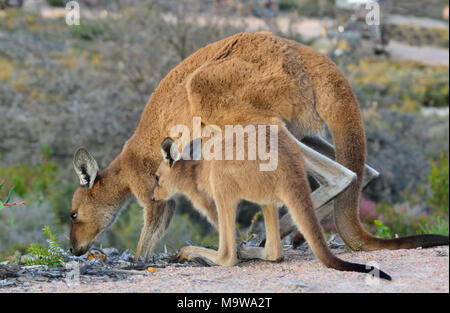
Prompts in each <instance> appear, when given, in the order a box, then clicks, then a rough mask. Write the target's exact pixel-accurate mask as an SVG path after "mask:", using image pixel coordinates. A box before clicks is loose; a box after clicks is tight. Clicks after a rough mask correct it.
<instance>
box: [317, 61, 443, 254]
mask: <svg viewBox="0 0 450 313" xmlns="http://www.w3.org/2000/svg"><path fill="white" fill-rule="evenodd" d="M333 75H334V76H333ZM330 76H331V79H330V80H328V82H327V80H325V81H324V82H322V86H321V88H325V89H327V90H328V92H329V93H328V94H327V95H326V96H321V97H318V99H317V103H316V110H317V112H318V114H319V116H320V117H321V118H322V120H323V121H324V122H325V123H326V124H327V126H328V127H329V129H330V131H331V134H332V136H333V141H334V145H335V148H336V160H337V162H339V163H340V164H342V165H343V166H345V167H347V168H348V169H350V170H352V171H353V172H355V173H356V174H357V176H358V179H357V182H356V183H354V184H353V185H351V186H350V187H349V188H347V190H345V191H344V192H342V193H341V194H340V195H339V196H338V197H337V198H336V199H335V211H334V219H335V224H336V228H337V231H338V233H339V235H340V236H341V238H342V239H343V240H344V242H345V243H346V244H347V245H348V246H349V247H351V248H352V249H353V250H363V251H372V250H379V249H391V250H396V249H413V248H418V247H423V248H425V247H433V246H439V245H448V244H449V237H448V236H442V235H431V234H430V235H413V236H406V237H400V238H395V239H380V238H376V237H374V236H372V235H371V234H370V233H368V232H367V231H366V230H365V229H364V228H363V226H362V225H361V222H360V219H359V195H360V193H361V185H362V178H363V173H364V166H365V155H366V138H365V133H364V125H363V122H362V118H361V113H360V111H359V104H358V102H357V99H356V97H355V95H354V94H353V92H352V90H351V87H350V86H349V84H348V82H347V81H346V80H345V78H343V76H342V74H340V72H339V70H338V69H337V68H334V72H333V71H331V74H330ZM330 81H334V82H339V83H334V84H332V83H330ZM330 91H331V92H330Z"/></svg>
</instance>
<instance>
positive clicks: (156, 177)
mask: <svg viewBox="0 0 450 313" xmlns="http://www.w3.org/2000/svg"><path fill="white" fill-rule="evenodd" d="M155 181H156V182H157V183H158V182H159V176H158V175H155Z"/></svg>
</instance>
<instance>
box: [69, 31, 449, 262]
mask: <svg viewBox="0 0 450 313" xmlns="http://www.w3.org/2000/svg"><path fill="white" fill-rule="evenodd" d="M194 116H198V117H200V118H201V119H202V121H204V123H205V124H209V125H212V124H215V125H219V126H220V125H238V124H240V125H244V124H249V123H258V124H266V125H268V124H270V120H271V119H272V118H276V119H278V120H279V121H280V122H284V123H285V124H286V128H287V130H288V131H289V133H290V134H292V135H293V136H294V137H295V139H296V142H295V143H293V147H292V149H294V150H297V153H298V154H300V153H301V152H302V154H303V158H304V160H305V164H306V167H307V170H308V173H311V174H312V175H313V176H314V177H327V175H328V176H330V175H331V176H333V177H334V179H333V181H337V180H338V176H336V175H334V174H336V173H337V171H336V164H337V163H339V164H341V165H342V166H344V167H346V168H348V169H349V170H351V171H352V172H354V173H356V175H357V181H356V183H354V184H353V185H351V186H350V187H349V188H348V189H347V190H345V191H344V192H342V193H341V194H340V195H339V196H337V198H336V199H335V200H334V202H335V206H334V218H335V224H336V227H337V231H338V233H339V235H340V236H341V238H342V239H343V240H344V241H345V243H346V244H347V245H349V246H350V247H351V248H352V249H362V250H376V249H400V248H416V247H429V246H434V245H448V236H439V235H417V236H409V237H404V238H395V239H389V240H385V239H379V238H375V237H373V236H372V235H370V234H369V233H368V232H367V231H365V230H364V229H363V227H362V225H361V223H360V220H359V195H360V192H361V186H362V182H363V176H364V169H365V156H366V143H365V134H364V127H363V121H362V118H361V115H360V111H359V105H358V102H357V99H356V97H355V95H354V94H353V92H352V90H351V87H350V84H349V83H348V81H347V80H346V79H345V77H344V76H343V75H342V73H341V72H340V71H339V69H338V68H337V67H336V66H335V65H334V64H333V63H332V61H331V60H329V59H328V58H327V57H326V56H324V55H322V54H320V53H319V52H316V51H314V50H313V49H311V48H309V47H307V46H304V45H301V44H299V43H297V42H294V41H290V40H287V39H284V38H281V37H278V36H275V35H273V34H271V33H267V32H256V33H240V34H236V35H233V36H231V37H228V38H225V39H223V40H220V41H217V42H214V43H212V44H210V45H208V46H206V47H204V48H201V49H199V50H198V51H197V52H195V53H194V54H192V55H191V56H189V57H188V58H186V59H185V60H183V61H182V62H181V63H180V64H179V65H177V66H176V67H175V68H174V69H172V70H171V71H170V73H169V74H167V76H166V77H165V78H164V79H163V80H162V81H161V82H160V84H159V86H158V87H157V88H156V90H155V91H154V93H153V94H152V95H151V97H150V99H149V101H148V103H147V105H146V107H145V109H144V111H143V113H142V116H141V120H140V122H139V125H138V126H137V129H136V131H135V133H134V134H133V136H132V137H131V138H130V139H129V140H128V141H127V142H126V144H125V145H124V147H123V149H122V151H121V153H120V154H119V155H118V156H117V157H116V158H115V159H114V160H113V161H112V163H111V164H110V165H109V166H108V168H107V169H105V170H102V171H99V169H98V166H97V163H96V161H95V159H94V158H93V157H92V156H91V155H90V154H89V153H88V152H87V151H86V150H84V149H80V150H78V151H77V152H76V154H75V157H74V167H75V172H76V173H77V175H78V177H79V179H80V187H79V188H78V189H77V190H76V191H75V192H74V195H73V199H72V206H71V209H70V212H69V216H70V219H71V232H70V242H71V246H72V251H73V253H74V254H76V255H81V254H83V253H85V252H86V251H87V250H88V249H89V247H90V246H91V245H92V243H93V241H94V240H95V239H96V238H97V237H98V236H99V234H101V233H102V232H104V231H105V230H106V229H107V228H108V227H110V226H111V225H112V224H113V223H114V221H115V220H116V218H117V217H118V216H119V214H120V212H121V207H122V204H123V203H124V201H125V200H126V199H129V198H130V197H132V196H134V197H136V198H137V199H138V201H139V203H140V204H141V205H142V206H143V208H144V227H143V229H142V232H141V236H140V239H139V244H138V247H137V251H136V257H137V258H138V257H144V258H147V257H149V256H150V254H151V253H152V250H153V247H154V246H155V243H156V242H157V241H158V240H159V239H160V237H161V236H162V235H163V234H164V232H165V230H166V228H167V227H168V225H169V222H170V220H171V217H172V213H173V210H174V202H173V201H167V202H164V201H163V202H152V201H151V200H150V194H151V192H152V190H153V188H154V186H155V182H154V181H153V180H152V179H151V178H150V175H149V174H151V173H155V171H156V169H157V167H158V165H159V163H160V161H161V156H160V152H159V146H160V143H161V141H162V140H163V139H164V138H165V137H167V136H169V134H170V129H171V128H172V127H173V126H174V125H178V124H181V125H186V126H188V127H190V125H191V124H192V119H193V117H194ZM324 124H326V125H328V127H329V129H330V131H331V133H332V136H333V141H334V145H335V146H336V153H335V158H336V162H337V163H336V162H334V161H332V160H329V159H327V158H325V159H324V160H322V161H320V162H318V161H317V157H318V156H317V154H314V153H310V154H308V153H305V149H304V148H305V147H304V145H303V146H302V145H299V142H300V141H302V140H303V141H305V140H307V139H308V138H311V137H317V134H318V133H319V132H320V130H321V129H322V127H323V125H324ZM309 142H310V144H312V147H313V148H314V149H315V148H320V147H321V146H323V144H322V143H321V141H320V140H318V141H311V140H309ZM319 150H320V149H319ZM331 154H334V153H331ZM341 172H342V171H339V173H341ZM333 173H334V174H333ZM331 176H330V177H331ZM327 182H328V180H325V181H324V183H325V184H324V187H321V188H319V191H321V193H322V195H323V197H322V199H321V203H320V206H322V205H323V204H326V202H328V201H329V200H330V199H332V197H334V196H335V195H336V192H334V191H333V190H335V189H336V188H335V186H334V185H333V184H332V183H330V184H327ZM330 195H331V196H330ZM283 219H284V218H283ZM286 224H287V225H289V223H286Z"/></svg>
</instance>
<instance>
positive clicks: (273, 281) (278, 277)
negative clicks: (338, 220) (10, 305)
mask: <svg viewBox="0 0 450 313" xmlns="http://www.w3.org/2000/svg"><path fill="white" fill-rule="evenodd" d="M448 252H449V248H448V247H438V248H431V249H416V250H398V251H388V250H383V251H375V252H370V253H368V252H340V253H339V252H336V253H337V254H339V256H340V257H341V258H343V259H345V260H348V261H354V262H360V263H363V262H366V263H367V262H369V261H372V262H376V263H377V265H378V266H379V267H380V268H381V269H383V270H385V271H386V272H388V273H389V274H391V276H392V278H393V280H392V281H391V282H386V281H379V280H377V279H376V280H374V281H371V280H370V278H369V276H368V275H365V274H359V273H349V272H339V271H335V270H331V269H327V268H325V267H324V266H323V265H322V264H321V263H320V262H319V261H318V260H317V259H316V258H315V257H314V256H313V255H312V254H311V253H310V252H307V251H304V252H302V251H287V252H286V253H285V256H286V257H285V260H284V261H283V262H281V263H269V262H260V261H251V262H245V263H241V264H240V265H238V266H234V267H185V268H177V267H172V266H169V267H167V268H164V269H160V270H159V271H158V272H156V273H153V274H150V273H148V274H145V275H136V276H132V277H131V278H129V279H127V280H120V281H116V282H114V281H109V282H104V281H103V282H102V281H100V280H98V281H97V280H96V279H92V280H91V282H88V283H82V284H81V285H79V286H73V287H68V286H67V285H66V284H65V283H64V282H55V283H37V282H36V283H32V284H31V286H28V287H15V288H3V289H0V292H95V293H98V292H193V293H197V292H217V293H228V292H238V293H248V292H393V293H400V292H446V293H448V292H449V257H448ZM374 265H375V264H374Z"/></svg>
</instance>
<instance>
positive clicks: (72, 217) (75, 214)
mask: <svg viewBox="0 0 450 313" xmlns="http://www.w3.org/2000/svg"><path fill="white" fill-rule="evenodd" d="M77 216H78V213H76V212H75V213H72V214H70V218H71V219H72V220H75V219H76V218H77Z"/></svg>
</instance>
